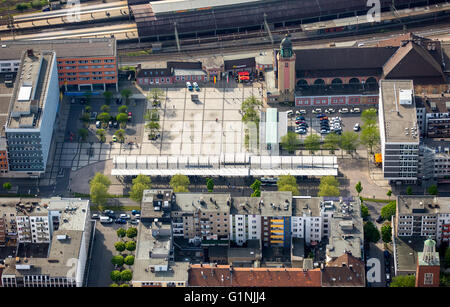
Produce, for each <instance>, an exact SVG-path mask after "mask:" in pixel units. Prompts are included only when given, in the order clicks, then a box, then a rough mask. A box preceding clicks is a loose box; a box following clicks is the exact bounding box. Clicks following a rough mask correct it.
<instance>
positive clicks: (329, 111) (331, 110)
mask: <svg viewBox="0 0 450 307" xmlns="http://www.w3.org/2000/svg"><path fill="white" fill-rule="evenodd" d="M334 112H335V110H334V109H333V108H328V109H325V113H334Z"/></svg>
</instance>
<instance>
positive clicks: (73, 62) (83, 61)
mask: <svg viewBox="0 0 450 307" xmlns="http://www.w3.org/2000/svg"><path fill="white" fill-rule="evenodd" d="M76 62H78V63H79V64H87V63H101V62H102V60H90V61H89V60H79V61H58V64H64V63H65V64H75V63H76ZM103 62H104V63H114V59H106V60H103Z"/></svg>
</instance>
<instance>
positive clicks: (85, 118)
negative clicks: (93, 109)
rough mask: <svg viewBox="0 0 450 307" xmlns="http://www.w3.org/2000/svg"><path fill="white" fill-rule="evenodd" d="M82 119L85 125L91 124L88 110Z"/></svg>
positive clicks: (82, 115)
mask: <svg viewBox="0 0 450 307" xmlns="http://www.w3.org/2000/svg"><path fill="white" fill-rule="evenodd" d="M80 120H81V121H82V122H83V126H84V127H87V126H89V122H90V121H91V117H90V115H89V113H88V112H86V113H83V114H81V116H80Z"/></svg>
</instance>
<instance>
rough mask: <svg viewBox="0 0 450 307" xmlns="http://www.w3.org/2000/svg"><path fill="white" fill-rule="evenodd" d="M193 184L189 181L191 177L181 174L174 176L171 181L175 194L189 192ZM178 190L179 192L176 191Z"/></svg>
mask: <svg viewBox="0 0 450 307" xmlns="http://www.w3.org/2000/svg"><path fill="white" fill-rule="evenodd" d="M190 184H191V182H190V181H189V177H188V176H186V175H181V174H175V175H173V176H172V178H171V179H170V183H169V185H170V187H171V188H172V189H173V191H174V192H175V193H177V192H181V191H183V192H184V191H186V192H189V190H188V187H189V185H190ZM175 190H177V191H175Z"/></svg>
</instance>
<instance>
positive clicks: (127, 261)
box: [124, 255, 134, 265]
mask: <svg viewBox="0 0 450 307" xmlns="http://www.w3.org/2000/svg"><path fill="white" fill-rule="evenodd" d="M124 261H125V264H127V265H133V264H134V256H133V255H128V256H126V257H125V260H124Z"/></svg>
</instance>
